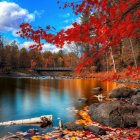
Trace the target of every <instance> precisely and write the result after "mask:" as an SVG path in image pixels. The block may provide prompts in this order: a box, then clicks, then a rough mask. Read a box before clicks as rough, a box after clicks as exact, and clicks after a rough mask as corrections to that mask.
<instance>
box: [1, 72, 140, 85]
mask: <svg viewBox="0 0 140 140" xmlns="http://www.w3.org/2000/svg"><path fill="white" fill-rule="evenodd" d="M118 75H124V73H122V72H121V73H118ZM0 77H3V78H4V77H5V78H30V79H96V80H100V81H112V82H116V83H126V84H137V85H139V84H140V77H139V76H138V77H135V78H132V77H130V76H129V77H124V76H122V77H121V78H119V79H115V78H114V79H113V78H112V77H113V73H112V72H108V73H106V72H100V73H90V74H85V73H82V74H72V75H70V76H63V75H59V76H47V75H40V74H37V73H23V72H11V73H9V74H5V73H0Z"/></svg>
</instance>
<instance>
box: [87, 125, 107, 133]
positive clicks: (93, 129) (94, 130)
mask: <svg viewBox="0 0 140 140" xmlns="http://www.w3.org/2000/svg"><path fill="white" fill-rule="evenodd" d="M86 129H87V130H89V131H91V132H92V133H93V134H95V135H106V131H105V130H104V129H102V128H100V127H98V126H87V127H86Z"/></svg>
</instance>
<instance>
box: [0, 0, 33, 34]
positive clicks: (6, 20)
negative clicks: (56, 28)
mask: <svg viewBox="0 0 140 140" xmlns="http://www.w3.org/2000/svg"><path fill="white" fill-rule="evenodd" d="M34 19H35V14H31V13H29V12H28V10H26V9H23V8H21V7H20V6H19V5H18V4H16V3H14V2H7V1H2V2H0V31H1V32H8V31H11V32H14V31H16V30H18V29H19V25H20V24H21V23H22V22H31V21H33V20H34Z"/></svg>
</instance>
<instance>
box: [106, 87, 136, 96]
mask: <svg viewBox="0 0 140 140" xmlns="http://www.w3.org/2000/svg"><path fill="white" fill-rule="evenodd" d="M134 94H135V91H134V90H132V89H131V88H129V87H117V88H115V89H113V90H112V91H111V92H110V93H109V97H110V98H130V97H131V96H132V95H134Z"/></svg>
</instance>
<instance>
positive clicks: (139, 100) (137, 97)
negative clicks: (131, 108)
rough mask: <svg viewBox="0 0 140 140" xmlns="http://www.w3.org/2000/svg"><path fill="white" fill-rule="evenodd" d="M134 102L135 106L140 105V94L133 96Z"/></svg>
mask: <svg viewBox="0 0 140 140" xmlns="http://www.w3.org/2000/svg"><path fill="white" fill-rule="evenodd" d="M131 99H132V102H133V103H134V104H136V105H140V94H139V95H138V94H137V95H133V96H132V98H131Z"/></svg>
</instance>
